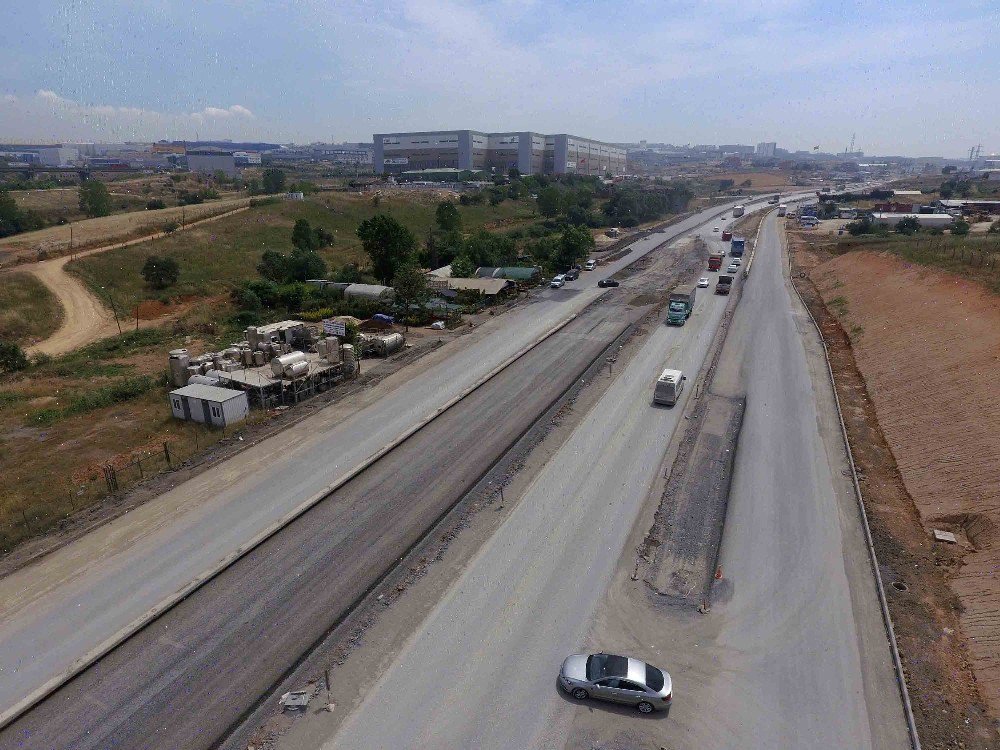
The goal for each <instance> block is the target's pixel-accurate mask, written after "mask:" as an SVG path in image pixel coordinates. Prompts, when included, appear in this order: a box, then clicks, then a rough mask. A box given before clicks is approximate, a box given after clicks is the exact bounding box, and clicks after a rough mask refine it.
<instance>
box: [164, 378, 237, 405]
mask: <svg viewBox="0 0 1000 750" xmlns="http://www.w3.org/2000/svg"><path fill="white" fill-rule="evenodd" d="M170 395H171V396H190V397H192V398H200V399H204V400H205V401H214V402H216V403H219V404H221V403H222V402H223V401H229V400H231V399H234V398H239V397H240V396H244V393H243V391H234V390H233V389H232V388H219V387H218V386H215V385H202V384H201V383H193V384H192V385H186V386H184V387H183V388H177V389H176V390H173V391H170Z"/></svg>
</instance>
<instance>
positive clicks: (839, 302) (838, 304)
mask: <svg viewBox="0 0 1000 750" xmlns="http://www.w3.org/2000/svg"><path fill="white" fill-rule="evenodd" d="M827 304H828V305H829V306H830V307H833V308H836V310H835V312H836V314H837V315H847V298H846V297H834V298H833V299H832V300H830V301H829V302H828V303H827Z"/></svg>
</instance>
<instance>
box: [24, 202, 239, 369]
mask: <svg viewBox="0 0 1000 750" xmlns="http://www.w3.org/2000/svg"><path fill="white" fill-rule="evenodd" d="M248 208H249V206H241V207H239V208H236V209H234V210H232V211H227V212H225V213H221V214H218V215H216V216H209V217H208V218H205V219H200V220H198V221H192V222H191V223H189V224H187V225H186V226H185V227H184V229H190V228H191V227H196V226H198V225H199V224H205V223H207V222H210V221H218V220H219V219H222V218H225V217H226V216H232V215H233V214H237V213H240V212H241V211H246V210H247V209H248ZM177 231H183V230H177ZM165 236H166V233H164V232H154V233H153V234H150V235H146V236H145V237H139V238H137V239H134V240H129V241H127V242H115V243H113V244H111V245H102V246H101V247H95V248H92V249H91V250H85V251H83V252H80V253H76V254H75V255H74V256H72V257H73V258H82V257H85V256H87V255H96V254H97V253H103V252H107V251H108V250H114V249H116V248H119V247H129V246H130V245H138V244H139V243H141V242H148V241H150V240H155V239H159V238H161V237H165ZM70 260H71V256H64V257H62V258H53V259H52V260H44V261H41V262H40V263H35V264H33V265H29V266H16V268H18V269H19V270H23V271H28V272H30V273H32V274H34V275H35V276H36V277H37V278H38V280H39V281H41V282H42V283H43V284H45V286H47V287H48V288H49V289H51V290H52V293H53V294H55V295H56V297H57V298H58V299H59V303H60V304H61V305H62V306H63V310H64V311H65V315H64V316H63V321H62V324H61V325H60V326H59V328H58V329H56V332H55V333H53V334H52V335H51V336H49V338H47V339H45V340H44V341H40V342H39V343H37V344H35V345H34V346H31V347H29V348H28V350H27V352H28V354H29V355H36V354H48V355H49V356H55V355H57V354H65V353H66V352H69V351H72V350H74V349H78V348H80V347H81V346H86V345H87V344H89V343H91V342H93V341H97V340H98V339H102V338H104V337H106V336H113V335H114V334H116V333H118V332H119V330H118V325H117V324H116V323H115V317H114V314H113V313H112V311H111V310H109V309H108V307H107V306H106V305H105V302H104V301H102V300H99V299H98V298H97V297H95V296H94V295H93V294H91V292H90V290H89V289H87V287H86V285H84V283H83V282H82V281H80V279H79V278H78V277H77V276H75V275H73V274H70V273H67V272H66V264H67V263H68V262H69V261H70ZM118 312H119V315H121V314H122V313H123V312H124V311H122V310H119V311H118ZM154 323H155V322H154Z"/></svg>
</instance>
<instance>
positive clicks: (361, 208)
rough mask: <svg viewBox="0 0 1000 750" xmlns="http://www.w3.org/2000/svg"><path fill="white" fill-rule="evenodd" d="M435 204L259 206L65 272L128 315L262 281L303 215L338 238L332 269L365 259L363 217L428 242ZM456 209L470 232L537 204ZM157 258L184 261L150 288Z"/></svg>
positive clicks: (334, 198)
mask: <svg viewBox="0 0 1000 750" xmlns="http://www.w3.org/2000/svg"><path fill="white" fill-rule="evenodd" d="M436 206H437V201H436V200H434V199H432V198H431V197H430V196H427V195H420V194H414V195H403V196H391V197H385V198H382V199H381V200H380V201H379V205H378V206H376V205H375V204H374V202H373V201H372V199H371V198H370V197H367V196H359V195H354V194H351V193H324V194H318V195H316V196H313V197H311V198H310V199H309V200H305V201H279V202H277V203H273V204H267V205H257V206H255V207H253V208H251V209H249V210H248V211H246V212H243V213H241V214H237V215H235V216H230V217H227V218H225V219H220V220H218V221H215V222H211V223H209V224H204V225H202V226H199V227H195V228H193V229H190V230H187V231H184V232H178V233H176V234H174V235H173V236H170V237H165V238H162V239H159V240H154V241H152V242H144V243H142V244H140V245H134V246H132V247H127V248H119V249H117V250H110V251H108V252H106V253H101V254H99V255H93V256H90V257H87V258H82V259H80V260H76V261H73V262H71V263H69V264H68V265H67V270H70V271H73V272H75V273H78V274H79V275H80V276H81V277H82V278H83V280H84V282H85V283H86V284H87V285H88V286H89V287H90V288H91V290H92V291H93V292H94V293H95V295H96V296H98V298H99V299H102V300H103V299H104V296H105V295H106V293H104V292H101V289H100V287H102V286H103V287H105V288H107V289H110V290H112V295H113V297H114V300H115V304H116V306H118V307H119V308H120V311H125V312H126V313H128V311H130V310H134V309H135V306H136V305H137V304H139V303H140V302H141V301H143V300H146V299H160V298H162V297H163V296H164V295H169V297H171V298H174V299H191V298H205V297H215V296H220V295H225V294H227V293H228V292H229V291H230V290H231V289H232V288H233V287H234V286H235V285H236V284H238V283H239V282H241V281H245V280H247V279H255V278H258V274H257V263H258V262H259V261H260V256H261V254H262V253H263V252H264V250H269V249H270V250H278V251H280V252H290V251H291V249H292V227H293V226H294V225H295V222H296V221H297V220H298V219H307V220H308V221H309V223H310V224H312V225H313V226H315V227H321V228H323V229H325V230H326V231H328V232H330V233H331V234H332V235H333V236H334V241H333V244H332V245H331V246H330V247H328V248H325V249H324V250H323V251H322V252H321V255H323V257H324V260H326V262H327V265H328V266H329V268H330V269H331V271H332V270H334V269H336V268H339V267H340V266H343V265H345V264H347V263H361V264H365V263H366V262H367V257H366V256H365V255H364V252H363V250H362V248H361V241H360V240H359V239H358V237H357V234H356V231H357V227H358V224H359V223H360V222H361V221H363V220H364V219H367V218H370V217H371V216H374V215H375V214H376V213H386V214H389V215H391V216H393V217H395V218H396V219H398V220H399V221H400V222H402V223H403V224H405V225H406V226H407V227H408V228H409V229H410V230H411V231H412V232H413V233H414V234H415V235H416V236H417V238H418V239H419V240H420V241H421V242H422V241H423V240H424V239H425V238H426V236H427V233H428V231H429V230H430V228H431V227H432V226H433V223H434V209H435V208H436ZM458 208H459V212H460V214H461V215H462V220H463V225H464V227H465V229H466V230H474V229H477V228H479V227H482V226H483V225H485V224H488V223H492V222H500V221H513V222H524V221H530V220H531V219H532V218H533V216H534V208H533V202H531V201H509V200H508V201H504V202H503V203H501V204H500V205H498V206H489V205H480V206H459V207H458ZM151 255H161V256H163V255H167V256H170V257H172V258H174V259H176V260H177V262H178V263H179V264H180V269H181V274H180V279H179V281H178V283H177V284H176V285H174V286H172V287H170V288H169V289H167V290H166V291H165V292H160V291H156V290H152V289H149V288H148V287H146V285H145V282H144V281H143V279H142V275H141V273H140V271H141V269H142V265H143V263H145V262H146V259H147V258H148V257H149V256H151Z"/></svg>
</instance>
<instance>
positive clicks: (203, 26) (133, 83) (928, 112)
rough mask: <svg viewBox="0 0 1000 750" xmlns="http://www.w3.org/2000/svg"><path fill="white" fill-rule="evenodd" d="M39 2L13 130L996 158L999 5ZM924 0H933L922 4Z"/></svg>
mask: <svg viewBox="0 0 1000 750" xmlns="http://www.w3.org/2000/svg"><path fill="white" fill-rule="evenodd" d="M335 5H336V7H333V5H332V4H329V3H325V2H321V0H296V1H295V2H292V1H291V0H284V1H282V0H279V1H277V2H268V3H262V2H250V1H248V2H236V0H215V1H214V2H207V3H193V2H189V1H184V0H176V1H175V2H168V1H167V0H146V1H145V2H142V3H134V2H125V0H77V1H74V2H69V0H41V1H40V2H36V3H32V4H30V5H26V4H9V5H8V6H6V7H3V8H0V28H4V29H5V31H6V32H7V34H6V35H5V38H4V44H3V45H2V46H0V140H2V141H5V142H10V141H50V142H55V141H85V142H87V141H95V142H120V141H126V140H143V141H155V140H161V139H177V140H184V139H202V140H210V139H220V138H230V139H232V140H255V141H256V140H263V141H275V142H282V143H285V142H295V143H310V142H314V141H321V142H334V141H338V142H339V141H349V142H351V141H353V142H359V141H361V142H363V141H370V139H371V136H372V134H373V133H377V132H395V131H410V130H434V129H439V128H441V129H443V128H455V127H457V128H465V127H480V128H484V129H487V130H490V131H504V130H507V129H510V127H511V125H512V124H515V123H520V122H532V123H533V127H535V128H536V129H538V130H539V131H541V132H569V133H574V132H579V133H584V134H586V135H588V136H590V137H594V138H598V139H600V140H603V141H608V142H614V143H623V142H638V141H640V140H647V141H649V142H668V143H674V144H684V143H691V144H695V143H742V144H747V145H752V144H757V143H761V142H777V143H778V146H779V147H781V148H786V149H788V150H790V151H795V150H805V151H808V150H812V148H813V147H814V146H816V145H819V146H820V149H821V150H822V151H826V152H830V153H840V152H843V151H844V150H845V149H846V148H847V147H848V146H849V144H850V141H851V138H852V136H853V135H854V134H855V133H856V134H857V135H856V143H855V149H856V150H862V151H864V152H865V153H866V154H870V155H905V156H944V157H948V158H961V157H963V156H965V155H967V154H968V151H969V148H971V147H973V146H977V145H979V144H982V145H983V154H984V155H985V154H988V153H994V152H996V151H1000V121H998V120H997V118H996V116H995V115H996V113H995V107H996V102H997V101H998V100H1000V82H998V81H997V80H996V79H995V76H994V75H993V72H994V71H995V70H997V69H998V67H1000V49H998V48H997V47H996V45H993V46H990V43H989V38H990V36H989V35H990V32H991V30H993V29H995V28H997V26H998V25H1000V8H998V7H996V6H994V5H993V4H991V3H987V2H979V1H976V0H964V1H959V2H952V3H948V5H947V13H932V12H930V11H931V10H932V9H933V7H934V6H928V5H919V6H912V5H909V4H907V5H905V6H903V5H900V6H899V8H898V9H895V10H894V8H893V6H892V5H887V4H885V3H875V2H868V1H867V0H862V1H858V2H846V1H845V2H818V1H814V0H775V1H773V2H767V3H753V2H737V1H736V0H717V1H716V2H695V1H694V0H685V1H684V2H671V3H638V4H636V5H634V6H628V7H624V6H621V5H620V4H618V3H612V2H605V1H603V0H599V1H598V2H595V3H592V4H586V5H584V4H577V3H570V2H552V3H540V2H533V0H496V1H495V2H473V3H460V2H454V1H453V0H403V1H402V2H387V3H368V2H343V3H337V4H335ZM921 9H922V10H921Z"/></svg>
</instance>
